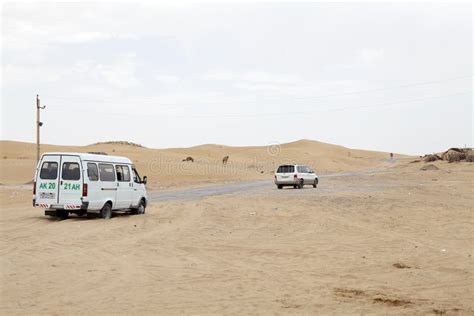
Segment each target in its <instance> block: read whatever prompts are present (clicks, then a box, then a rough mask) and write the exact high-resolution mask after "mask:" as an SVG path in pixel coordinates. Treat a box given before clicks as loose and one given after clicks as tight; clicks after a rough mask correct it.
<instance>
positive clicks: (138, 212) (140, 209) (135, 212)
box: [131, 201, 145, 215]
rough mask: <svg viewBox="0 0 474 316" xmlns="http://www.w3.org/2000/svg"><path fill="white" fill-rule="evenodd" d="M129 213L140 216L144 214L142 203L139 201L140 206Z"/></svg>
mask: <svg viewBox="0 0 474 316" xmlns="http://www.w3.org/2000/svg"><path fill="white" fill-rule="evenodd" d="M131 213H132V214H133V215H137V214H138V215H140V214H145V204H144V203H143V201H140V204H139V205H138V207H137V208H133V209H132V210H131Z"/></svg>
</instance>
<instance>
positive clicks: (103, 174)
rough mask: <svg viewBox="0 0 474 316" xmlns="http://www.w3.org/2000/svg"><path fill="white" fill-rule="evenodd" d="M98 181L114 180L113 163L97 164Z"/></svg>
mask: <svg viewBox="0 0 474 316" xmlns="http://www.w3.org/2000/svg"><path fill="white" fill-rule="evenodd" d="M99 175H100V181H115V170H114V165H109V164H105V163H100V164H99Z"/></svg>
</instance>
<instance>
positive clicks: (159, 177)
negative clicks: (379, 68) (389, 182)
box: [0, 140, 403, 188]
mask: <svg viewBox="0 0 474 316" xmlns="http://www.w3.org/2000/svg"><path fill="white" fill-rule="evenodd" d="M0 147H1V154H0V159H1V160H0V161H1V164H0V183H3V184H24V183H26V182H29V181H31V180H32V178H33V174H34V168H35V160H36V145H35V144H32V143H23V142H13V141H0ZM41 149H42V152H50V151H67V152H92V151H94V152H106V153H108V154H109V155H119V156H127V157H129V158H130V159H132V160H133V161H134V162H135V164H136V165H137V167H138V170H139V171H140V172H141V174H142V175H147V176H148V178H149V187H150V188H162V187H172V186H177V185H192V184H200V183H208V182H218V181H238V180H244V179H260V178H262V179H263V178H269V177H271V172H272V171H274V170H275V168H276V167H277V166H278V165H279V164H280V163H293V162H294V163H302V164H308V165H310V166H312V167H313V168H315V169H316V170H317V172H319V173H327V172H334V171H342V170H358V169H366V168H375V167H377V166H384V165H386V164H387V161H386V160H387V159H388V157H389V154H388V153H383V152H374V151H365V150H355V149H349V148H345V147H342V146H336V145H331V144H326V143H322V142H317V141H310V140H300V141H297V142H292V143H287V144H281V145H271V146H260V147H230V146H223V145H201V146H196V147H191V148H171V149H148V148H141V147H136V146H130V145H123V144H96V145H89V146H56V145H42V147H41ZM226 155H229V156H230V159H229V163H228V165H227V166H223V165H222V158H223V157H224V156H226ZM188 156H191V157H193V158H194V160H195V162H194V163H189V162H188V163H186V162H182V159H184V158H186V157H188ZM398 157H399V158H400V157H403V156H401V155H398ZM262 172H263V173H262Z"/></svg>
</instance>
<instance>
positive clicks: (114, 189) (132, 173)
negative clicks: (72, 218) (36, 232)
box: [33, 152, 148, 219]
mask: <svg viewBox="0 0 474 316" xmlns="http://www.w3.org/2000/svg"><path fill="white" fill-rule="evenodd" d="M146 183H147V177H146V176H145V177H143V180H141V179H140V175H139V174H138V172H137V170H136V168H135V166H134V165H133V162H132V161H131V160H130V159H128V158H126V157H117V156H107V155H95V154H84V153H59V152H58V153H45V154H43V155H42V156H41V159H40V161H39V162H38V165H37V167H36V174H35V180H34V184H33V206H34V207H41V208H44V209H46V210H45V215H50V216H58V217H62V218H66V217H68V216H69V213H75V214H77V215H79V216H82V215H86V214H93V213H95V214H98V215H100V217H102V218H105V219H109V218H111V217H112V211H114V210H131V213H132V214H144V213H145V208H146V206H147V204H148V198H147V193H146V188H145V185H146Z"/></svg>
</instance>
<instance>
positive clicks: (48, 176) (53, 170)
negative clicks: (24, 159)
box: [40, 161, 58, 180]
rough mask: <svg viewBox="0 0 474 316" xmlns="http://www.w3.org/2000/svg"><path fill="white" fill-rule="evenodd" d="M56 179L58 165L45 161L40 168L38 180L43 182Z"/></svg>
mask: <svg viewBox="0 0 474 316" xmlns="http://www.w3.org/2000/svg"><path fill="white" fill-rule="evenodd" d="M57 177H58V163H57V162H51V161H45V162H43V165H42V166H41V172H40V178H41V179H43V180H54V179H56V178H57Z"/></svg>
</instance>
